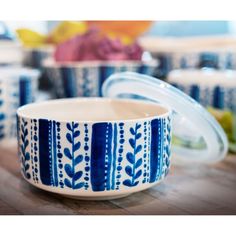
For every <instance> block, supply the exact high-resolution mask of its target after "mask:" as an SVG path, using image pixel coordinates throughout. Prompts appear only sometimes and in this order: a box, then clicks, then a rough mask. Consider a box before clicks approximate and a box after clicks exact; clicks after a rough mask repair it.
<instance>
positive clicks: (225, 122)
mask: <svg viewBox="0 0 236 236" xmlns="http://www.w3.org/2000/svg"><path fill="white" fill-rule="evenodd" d="M208 111H209V112H210V113H211V114H212V115H213V116H214V117H215V118H216V120H217V121H218V122H219V123H220V125H221V126H222V128H223V129H224V131H225V133H226V134H227V136H228V140H229V141H231V142H236V140H235V139H234V117H233V113H232V112H231V111H228V110H219V109H215V108H212V107H209V108H208Z"/></svg>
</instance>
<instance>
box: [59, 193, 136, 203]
mask: <svg viewBox="0 0 236 236" xmlns="http://www.w3.org/2000/svg"><path fill="white" fill-rule="evenodd" d="M131 194H132V193H126V194H118V195H114V196H101V197H99V196H94V197H86V196H73V195H67V194H61V195H62V196H63V197H66V198H71V199H75V200H88V201H103V200H113V199H118V198H123V197H127V196H129V195H131Z"/></svg>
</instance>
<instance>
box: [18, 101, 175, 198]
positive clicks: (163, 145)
mask: <svg viewBox="0 0 236 236" xmlns="http://www.w3.org/2000/svg"><path fill="white" fill-rule="evenodd" d="M75 101H76V100H74V102H75ZM104 101H106V100H104ZM136 103H138V102H136ZM121 105H122V103H121ZM131 105H132V103H131ZM154 107H156V108H157V110H158V109H159V108H160V107H159V108H158V106H157V105H154ZM23 108H24V107H23ZM141 108H145V106H144V107H142V106H141ZM129 109H131V110H132V106H131V107H129ZM162 109H163V108H162ZM71 112H72V111H71ZM85 112H86V110H85ZM24 114H26V113H25V112H24V110H20V112H18V142H19V156H20V161H21V167H22V174H23V176H24V178H25V179H27V180H28V181H29V182H30V183H31V184H33V185H35V186H37V187H39V188H43V189H45V190H48V191H52V192H57V193H62V194H64V195H67V196H74V197H86V196H87V197H94V196H95V197H100V196H104V197H105V198H106V197H109V196H115V197H116V196H119V195H124V194H129V193H132V192H136V191H140V190H142V189H145V188H148V187H150V186H152V185H153V184H156V183H158V182H159V181H161V180H162V179H163V178H164V177H165V176H166V175H167V174H168V171H169V168H170V142H171V117H170V112H167V110H166V111H165V112H163V111H162V112H161V114H160V115H158V113H157V114H156V116H152V115H150V116H147V117H144V118H143V117H142V118H141V117H140V118H139V119H124V120H115V119H114V120H113V121H104V122H103V121H101V122H97V121H90V122H86V121H71V120H67V121H63V122H62V121H59V120H55V119H45V118H37V119H34V118H29V117H28V116H27V115H26V116H24ZM68 117H69V114H68Z"/></svg>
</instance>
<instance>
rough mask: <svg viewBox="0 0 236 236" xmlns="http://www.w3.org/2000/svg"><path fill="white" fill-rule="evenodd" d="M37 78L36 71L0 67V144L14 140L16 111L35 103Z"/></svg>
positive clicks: (15, 67)
mask: <svg viewBox="0 0 236 236" xmlns="http://www.w3.org/2000/svg"><path fill="white" fill-rule="evenodd" d="M38 78H39V72H38V71H37V70H32V69H27V68H22V67H17V66H5V67H0V142H3V141H8V140H11V139H15V138H16V110H17V108H18V107H19V106H22V105H25V104H27V103H31V102H33V101H35V97H36V96H37V85H38Z"/></svg>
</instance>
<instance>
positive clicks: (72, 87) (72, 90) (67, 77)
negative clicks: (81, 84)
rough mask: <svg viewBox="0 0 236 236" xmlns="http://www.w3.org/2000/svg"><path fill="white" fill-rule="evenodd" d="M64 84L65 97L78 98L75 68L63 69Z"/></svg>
mask: <svg viewBox="0 0 236 236" xmlns="http://www.w3.org/2000/svg"><path fill="white" fill-rule="evenodd" d="M61 75H62V84H63V87H64V91H65V97H69V98H70V97H76V95H77V93H76V91H77V84H76V83H77V82H76V74H75V70H74V68H69V67H62V68H61Z"/></svg>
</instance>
